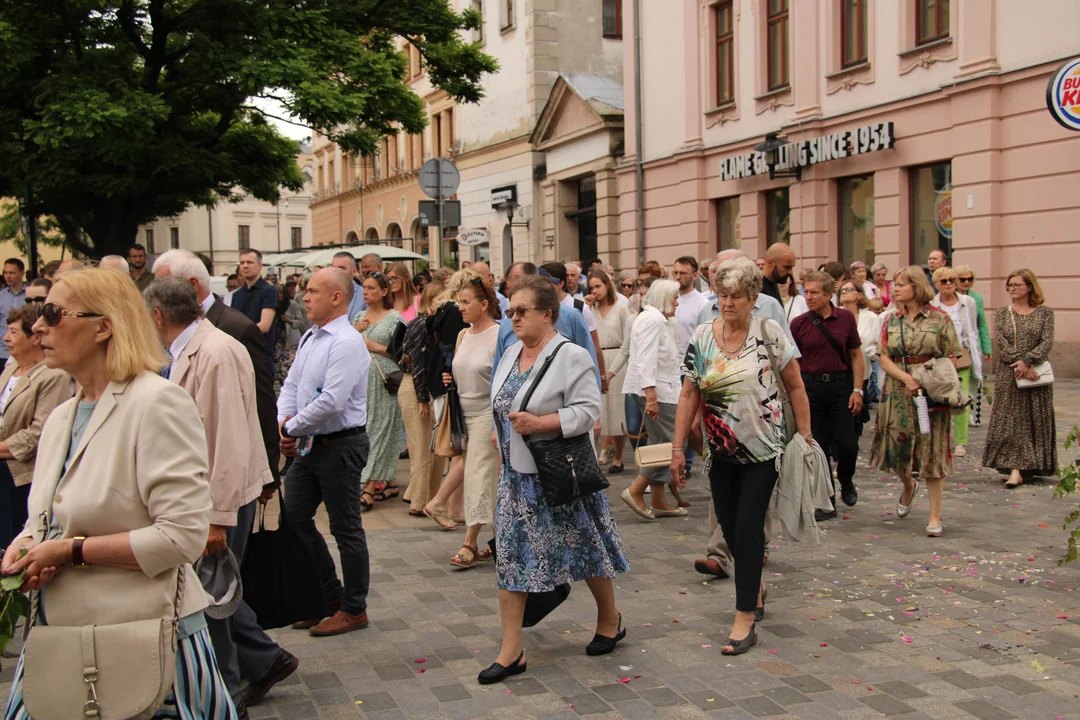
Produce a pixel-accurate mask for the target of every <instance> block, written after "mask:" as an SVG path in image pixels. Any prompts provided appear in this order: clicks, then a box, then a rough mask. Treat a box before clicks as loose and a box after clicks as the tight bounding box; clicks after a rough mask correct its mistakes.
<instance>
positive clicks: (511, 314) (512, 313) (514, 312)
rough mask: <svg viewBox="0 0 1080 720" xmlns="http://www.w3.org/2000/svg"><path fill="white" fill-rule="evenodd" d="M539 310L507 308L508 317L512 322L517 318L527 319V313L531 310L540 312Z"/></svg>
mask: <svg viewBox="0 0 1080 720" xmlns="http://www.w3.org/2000/svg"><path fill="white" fill-rule="evenodd" d="M539 309H540V308H536V307H520V308H507V309H506V317H508V318H510V319H511V320H513V319H514V318H516V317H519V318H522V319H524V318H525V313H527V312H529V311H530V310H539Z"/></svg>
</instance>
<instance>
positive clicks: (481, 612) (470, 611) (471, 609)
mask: <svg viewBox="0 0 1080 720" xmlns="http://www.w3.org/2000/svg"><path fill="white" fill-rule="evenodd" d="M461 611H462V612H463V613H465V614H466V615H468V616H469V617H485V616H487V615H494V614H495V611H494V610H493V609H491V608H489V607H487V606H485V605H470V606H468V607H463V608H461Z"/></svg>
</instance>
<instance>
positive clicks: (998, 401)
mask: <svg viewBox="0 0 1080 720" xmlns="http://www.w3.org/2000/svg"><path fill="white" fill-rule="evenodd" d="M1005 289H1006V290H1007V291H1008V293H1009V299H1010V301H1011V302H1010V303H1009V307H1007V308H1002V309H1000V310H998V311H997V312H996V313H994V320H995V329H996V334H997V340H998V365H997V377H995V378H994V405H993V408H992V410H991V411H990V428H989V430H988V431H987V434H986V449H985V451H984V452H983V461H982V464H983V467H990V468H994V469H995V470H997V471H998V472H1000V473H1008V477H1007V480H1008V482H1006V483H1005V487H1008V488H1014V487H1016V486H1017V485H1020V484H1022V483H1023V482H1024V481H1025V480H1030V479H1031V478H1032V477H1033V476H1035V475H1042V476H1051V475H1053V474H1054V473H1056V472H1057V425H1056V421H1055V417H1054V384H1053V383H1050V384H1047V385H1041V386H1039V387H1020V386H1018V385H1017V382H1016V381H1017V380H1020V379H1028V380H1036V379H1038V377H1039V374H1038V373H1037V372H1036V371H1035V367H1036V366H1037V365H1039V364H1041V363H1044V362H1046V361H1047V360H1048V359H1049V357H1050V351H1051V350H1053V348H1054V311H1053V310H1051V309H1050V308H1049V306H1047V305H1046V297H1045V296H1044V295H1043V291H1042V287H1041V286H1040V285H1039V280H1038V278H1036V277H1035V273H1033V272H1031V271H1030V270H1028V269H1026V268H1024V269H1021V270H1013V271H1012V272H1011V273H1009V276H1008V277H1007V278H1006V279H1005Z"/></svg>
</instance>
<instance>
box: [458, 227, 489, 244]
mask: <svg viewBox="0 0 1080 720" xmlns="http://www.w3.org/2000/svg"><path fill="white" fill-rule="evenodd" d="M457 241H458V245H463V246H465V247H472V246H473V245H483V244H484V243H486V242H487V241H488V231H487V230H485V229H484V228H477V229H475V230H463V231H461V232H460V233H458V236H457Z"/></svg>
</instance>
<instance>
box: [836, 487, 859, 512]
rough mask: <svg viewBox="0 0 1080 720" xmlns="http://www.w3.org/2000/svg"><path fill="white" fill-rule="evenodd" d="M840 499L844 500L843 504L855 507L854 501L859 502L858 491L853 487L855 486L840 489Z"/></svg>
mask: <svg viewBox="0 0 1080 720" xmlns="http://www.w3.org/2000/svg"><path fill="white" fill-rule="evenodd" d="M840 499H841V500H843V501H844V504H845V505H847V506H848V507H855V503H857V502H859V491H858V490H856V489H855V486H854V485H852V486H851V487H849V488H847V489H846V490H841V491H840Z"/></svg>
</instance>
